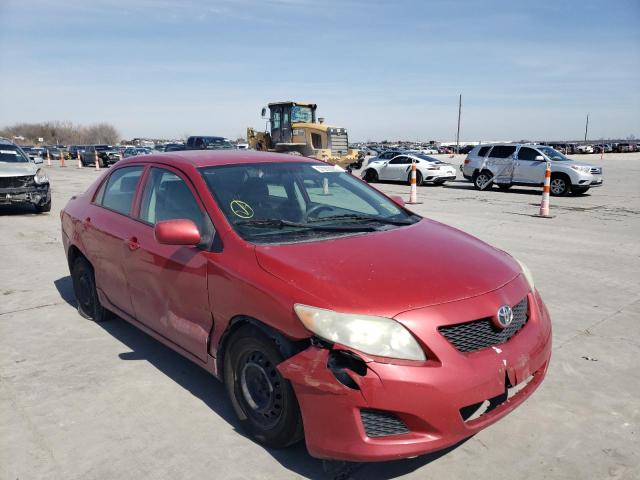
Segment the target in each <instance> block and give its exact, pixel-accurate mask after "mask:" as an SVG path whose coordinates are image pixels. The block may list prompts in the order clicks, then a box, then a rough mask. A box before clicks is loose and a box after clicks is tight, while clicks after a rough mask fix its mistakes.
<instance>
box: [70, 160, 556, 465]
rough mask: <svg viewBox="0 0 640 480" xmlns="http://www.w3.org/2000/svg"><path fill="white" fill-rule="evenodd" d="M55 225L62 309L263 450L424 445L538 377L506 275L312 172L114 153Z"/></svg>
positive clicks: (446, 232) (464, 431) (446, 436)
mask: <svg viewBox="0 0 640 480" xmlns="http://www.w3.org/2000/svg"><path fill="white" fill-rule="evenodd" d="M61 219H62V232H63V235H62V238H63V243H64V249H65V253H66V255H67V259H68V264H69V268H70V271H71V276H72V280H73V288H74V292H75V295H76V298H77V301H78V311H79V313H80V314H81V315H82V316H84V317H87V318H90V319H93V320H96V321H100V320H105V319H106V318H108V317H109V316H110V315H112V314H115V315H117V316H119V317H121V318H123V319H125V320H127V321H128V322H131V323H132V324H134V325H135V326H137V327H138V328H140V329H141V330H143V331H144V332H146V333H148V334H150V335H152V336H153V337H155V338H156V339H158V340H159V341H161V342H162V343H164V344H166V345H168V346H169V347H171V348H172V349H174V350H176V351H177V352H179V353H181V354H182V355H184V356H185V357H187V358H188V359H190V360H191V361H193V362H195V363H196V364H198V365H200V366H202V367H203V368H205V369H207V370H208V371H210V372H211V373H212V374H213V375H214V376H216V377H217V378H218V379H220V380H222V381H223V382H224V383H225V385H226V388H227V390H228V393H229V398H230V401H231V403H232V404H233V408H234V410H235V412H236V413H237V415H238V418H239V421H240V423H241V424H242V426H243V427H244V428H245V429H246V431H247V432H248V433H249V434H250V435H251V436H252V437H253V438H254V439H255V440H257V441H258V442H260V443H262V444H264V445H266V446H269V447H286V446H288V445H291V444H293V443H295V442H298V441H301V440H302V439H304V440H305V441H306V445H307V448H308V450H309V452H310V453H311V455H313V456H316V457H319V458H327V459H341V460H351V461H378V460H389V459H398V458H405V457H412V456H416V455H420V454H424V453H427V452H431V451H434V450H439V449H443V448H445V447H447V446H450V445H453V444H456V443H458V442H460V441H461V440H463V439H465V438H467V437H469V436H471V435H473V434H475V433H476V432H478V431H479V430H481V429H482V428H484V427H486V426H488V425H490V424H492V423H494V422H495V421H497V420H498V419H500V418H502V417H504V416H505V415H506V414H508V413H509V412H510V411H512V410H513V409H514V408H516V407H517V406H518V405H520V404H521V403H522V402H523V401H524V400H525V399H526V398H528V397H529V396H530V395H531V394H532V393H533V391H534V390H535V389H536V388H537V387H538V386H539V385H540V383H541V382H542V380H543V379H544V377H545V373H546V371H547V367H548V365H549V358H550V352H551V322H550V317H549V313H548V311H547V308H546V307H545V305H544V303H543V301H542V299H541V298H540V294H539V293H538V291H537V290H536V288H535V286H534V283H533V279H532V277H531V273H530V272H529V270H528V269H527V268H526V267H525V266H524V265H523V264H522V263H520V262H519V261H517V260H516V259H514V258H513V257H511V256H510V255H508V254H507V253H505V252H503V251H501V250H498V249H496V248H493V247H491V246H489V245H487V244H486V243H484V242H482V241H480V240H478V239H476V238H474V237H471V236H470V235H467V234H465V233H463V232H461V231H459V230H456V229H454V228H451V227H448V226H446V225H443V224H441V223H438V222H435V221H433V220H430V219H427V218H423V217H421V216H419V215H416V214H415V213H412V212H411V211H409V210H407V209H405V208H404V206H403V204H402V201H401V200H400V199H395V200H394V199H391V198H389V197H387V196H385V195H383V194H382V193H380V192H379V191H378V190H376V189H374V188H371V187H370V186H368V185H367V184H365V183H364V182H362V181H360V180H359V179H357V178H355V177H353V176H352V175H350V174H348V173H347V172H345V171H344V170H342V169H341V168H339V167H334V166H331V165H327V164H326V163H323V162H319V161H316V160H312V159H307V158H303V157H299V156H298V157H296V156H291V155H279V154H271V153H258V152H248V151H233V152H231V151H219V152H209V151H186V152H171V153H163V154H157V155H148V156H144V157H132V158H130V159H125V160H123V161H120V162H118V163H117V164H116V165H115V166H113V167H112V168H111V169H109V170H108V171H107V172H105V173H104V174H103V176H102V177H101V178H100V179H98V180H97V181H96V182H95V183H94V184H93V185H92V186H91V187H90V188H89V189H88V190H87V191H86V192H84V193H82V194H79V195H77V196H76V197H73V198H72V199H71V200H70V201H69V203H68V204H67V205H66V207H65V208H64V210H63V211H62V212H61Z"/></svg>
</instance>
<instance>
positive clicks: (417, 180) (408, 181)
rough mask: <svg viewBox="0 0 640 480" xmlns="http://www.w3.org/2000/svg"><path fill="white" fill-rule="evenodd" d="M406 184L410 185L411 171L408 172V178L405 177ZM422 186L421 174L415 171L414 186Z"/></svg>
mask: <svg viewBox="0 0 640 480" xmlns="http://www.w3.org/2000/svg"><path fill="white" fill-rule="evenodd" d="M407 184H408V185H411V170H409V176H408V177H407ZM420 185H422V173H420V170H416V186H418V187H419V186H420Z"/></svg>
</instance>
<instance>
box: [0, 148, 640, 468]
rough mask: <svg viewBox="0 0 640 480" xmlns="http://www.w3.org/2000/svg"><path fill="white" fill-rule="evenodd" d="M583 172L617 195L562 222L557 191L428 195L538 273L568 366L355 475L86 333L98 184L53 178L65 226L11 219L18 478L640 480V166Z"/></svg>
mask: <svg viewBox="0 0 640 480" xmlns="http://www.w3.org/2000/svg"><path fill="white" fill-rule="evenodd" d="M579 157H580V156H574V158H579ZM442 158H448V157H447V156H442ZM462 158H463V156H459V157H457V158H455V159H451V161H452V163H454V165H456V166H458V165H459V164H460V163H461V160H462ZM581 159H582V160H585V161H588V162H591V163H595V164H598V165H603V166H604V178H605V184H604V186H603V187H601V188H595V189H592V190H590V191H589V192H588V193H587V194H585V195H582V196H578V197H564V198H554V197H552V198H551V213H552V215H554V217H553V218H552V219H541V218H536V217H533V216H532V215H534V214H535V213H537V211H538V207H539V204H540V190H539V189H536V190H533V189H526V188H514V189H512V190H510V191H509V192H501V191H499V190H498V189H494V190H492V191H485V192H478V191H475V190H474V189H473V187H472V185H471V184H470V183H468V182H465V181H463V180H461V179H460V180H458V181H456V182H453V183H450V184H447V185H446V186H444V187H433V186H424V187H419V189H418V195H419V200H420V201H422V202H423V203H422V204H420V205H415V206H412V208H413V209H414V210H415V211H416V212H418V213H420V214H422V215H425V216H428V217H431V218H433V219H435V220H439V221H442V222H444V223H447V224H450V225H453V226H455V227H458V228H460V229H462V230H465V231H467V232H469V233H471V234H473V235H475V236H477V237H479V238H481V239H483V240H485V241H487V242H489V243H491V244H492V245H495V246H496V247H499V248H502V249H504V250H506V251H508V252H510V253H513V254H514V255H516V256H517V257H518V258H520V259H522V260H523V261H524V262H525V263H527V264H528V266H529V268H530V269H531V270H532V272H533V274H534V277H535V280H536V284H537V287H538V289H539V290H540V291H541V293H542V295H543V297H544V298H545V300H546V302H547V305H548V307H549V310H550V312H551V314H552V318H553V322H554V347H553V358H552V363H551V367H550V369H549V373H548V376H547V379H546V381H545V382H544V383H543V385H542V387H541V388H540V389H539V390H538V392H536V393H535V394H534V395H533V396H532V397H531V398H530V399H529V400H528V401H527V402H525V404H524V405H522V406H521V407H520V408H519V409H517V410H516V411H515V412H513V413H512V414H511V415H509V416H507V417H506V418H505V419H503V420H502V421H500V422H498V423H497V424H495V425H493V426H492V427H490V428H488V429H486V430H484V431H482V432H481V433H479V434H478V435H476V436H475V437H473V438H471V439H469V440H467V441H466V442H463V443H462V444H461V445H458V446H457V447H456V448H453V449H450V450H449V451H447V452H443V453H439V454H435V455H428V456H424V457H420V458H416V459H411V460H405V461H398V462H387V463H382V464H358V465H346V466H345V465H337V464H323V462H321V461H319V460H316V459H314V458H312V457H310V456H309V455H308V454H307V452H306V450H305V448H304V445H299V446H297V447H294V448H292V449H289V450H285V451H269V450H266V449H264V448H262V447H261V446H259V445H257V444H255V443H253V442H252V441H251V440H249V439H247V438H246V437H244V436H243V435H242V434H241V433H240V432H239V431H238V430H237V424H236V422H235V419H234V417H233V413H232V411H231V407H230V405H229V404H228V402H227V399H226V396H225V392H224V389H223V386H222V385H221V384H219V383H218V382H217V381H215V380H214V379H213V378H212V377H210V376H209V375H208V374H207V373H206V372H204V371H203V370H200V369H199V368H198V367H196V366H195V365H193V364H191V363H190V362H189V361H187V360H185V359H183V358H182V357H180V356H179V355H177V354H175V353H173V352H172V351H170V350H169V349H167V348H166V347H164V346H162V345H161V344H160V343H158V342H156V341H155V340H153V339H151V338H150V337H148V336H146V335H144V334H143V333H141V332H139V331H138V330H136V329H135V328H134V327H132V326H130V325H129V324H127V323H125V322H124V321H122V320H119V319H116V320H112V321H109V322H106V323H104V324H101V325H98V324H94V323H91V322H88V321H86V320H84V319H83V318H81V317H80V316H79V315H78V314H77V312H76V310H75V305H74V298H73V292H72V289H71V281H70V277H69V272H68V269H67V265H66V261H65V257H64V254H63V251H62V245H61V240H60V225H59V216H58V212H59V210H60V208H61V207H62V206H64V204H65V203H66V200H67V199H68V198H69V197H70V196H71V195H73V194H74V193H77V192H79V191H82V190H84V188H86V186H87V185H89V183H90V182H92V181H93V180H94V179H95V178H96V177H97V173H96V172H95V171H94V170H93V169H87V168H85V169H83V170H78V169H76V168H74V167H67V168H65V169H61V168H57V166H53V167H47V170H48V172H49V174H50V178H51V183H52V188H53V209H52V211H51V213H50V214H45V215H36V214H35V213H31V211H30V210H25V209H16V208H11V209H3V210H0V232H2V235H1V236H0V261H1V262H2V275H0V352H2V354H1V355H0V478H1V479H11V480H14V479H83V480H88V479H126V478H132V479H133V478H135V479H140V478H150V479H171V480H174V479H179V478H215V479H245V478H246V479H274V478H277V479H280V478H284V479H288V478H338V477H340V478H353V479H390V478H407V479H409V478H411V479H424V478H437V479H439V480H445V479H460V478H474V479H478V480H480V479H492V480H496V479H508V480H513V479H521V478H527V479H542V478H550V479H559V478H563V479H564V478H566V479H592V478H593V479H603V478H614V479H637V478H640V441H639V424H640V400H639V399H640V369H639V368H638V365H639V362H640V360H639V359H640V322H639V320H640V182H639V179H640V154H607V155H605V158H604V159H603V160H600V156H599V155H588V156H583V157H582V158H581ZM72 165H73V163H72ZM459 178H460V176H459ZM376 186H377V187H378V188H380V189H381V190H382V191H384V192H386V193H389V194H401V195H403V196H404V198H408V194H409V187H408V186H405V185H399V184H377V185H376ZM407 261H408V262H409V261H411V259H407ZM415 261H416V262H417V263H419V262H421V261H422V259H415ZM398 268H403V265H398ZM423 268H424V274H425V275H429V268H428V265H424V267H423Z"/></svg>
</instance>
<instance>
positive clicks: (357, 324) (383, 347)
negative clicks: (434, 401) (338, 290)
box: [293, 304, 426, 360]
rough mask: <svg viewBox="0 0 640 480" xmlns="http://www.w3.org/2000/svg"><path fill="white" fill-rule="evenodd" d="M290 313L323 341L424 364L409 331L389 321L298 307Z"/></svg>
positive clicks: (422, 355)
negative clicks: (293, 313) (420, 361)
mask: <svg viewBox="0 0 640 480" xmlns="http://www.w3.org/2000/svg"><path fill="white" fill-rule="evenodd" d="M293 309H294V310H295V312H296V314H297V315H298V318H299V319H300V321H301V322H302V323H303V324H304V326H305V327H307V329H309V330H311V331H312V332H313V333H315V334H316V335H318V336H319V337H321V338H324V339H325V340H329V341H331V342H336V343H340V344H342V345H345V346H347V347H352V348H355V349H356V350H360V351H362V352H364V353H368V354H371V355H378V356H380V357H390V358H400V359H405V360H426V357H425V355H424V351H423V350H422V348H420V345H419V344H418V342H417V341H416V339H415V338H414V337H413V335H411V333H409V330H407V329H406V328H405V327H403V326H402V325H401V324H400V323H398V322H396V321H395V320H392V319H390V318H384V317H373V316H369V315H358V314H353V313H338V312H334V311H333V310H325V309H322V308H315V307H309V306H307V305H301V304H296V305H294V307H293Z"/></svg>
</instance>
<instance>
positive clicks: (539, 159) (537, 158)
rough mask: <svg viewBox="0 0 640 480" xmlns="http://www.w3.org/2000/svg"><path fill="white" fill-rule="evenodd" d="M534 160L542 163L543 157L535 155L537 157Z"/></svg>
mask: <svg viewBox="0 0 640 480" xmlns="http://www.w3.org/2000/svg"><path fill="white" fill-rule="evenodd" d="M536 160H537V161H538V162H544V157H543V156H542V155H537V156H536Z"/></svg>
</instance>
